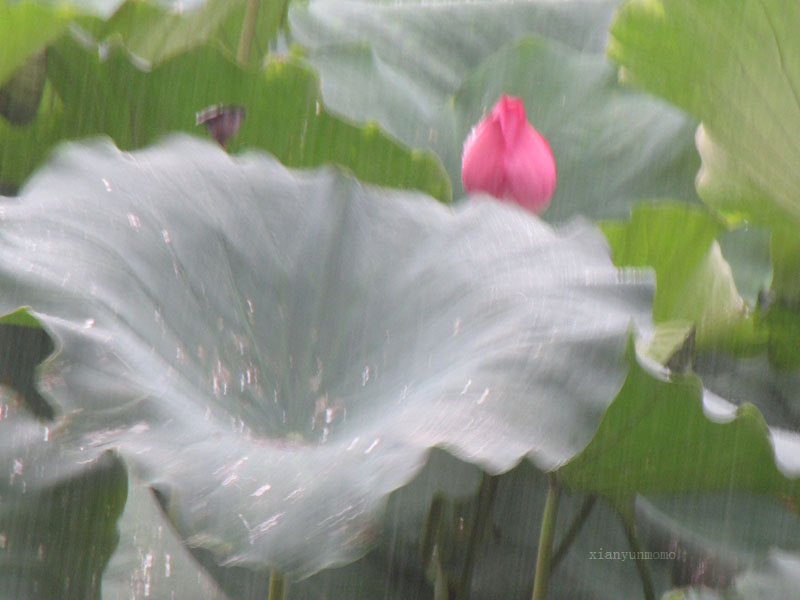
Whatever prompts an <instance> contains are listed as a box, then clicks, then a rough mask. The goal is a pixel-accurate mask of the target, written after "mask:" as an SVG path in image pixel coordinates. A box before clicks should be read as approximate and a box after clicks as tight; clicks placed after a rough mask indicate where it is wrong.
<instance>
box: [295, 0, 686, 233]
mask: <svg viewBox="0 0 800 600" xmlns="http://www.w3.org/2000/svg"><path fill="white" fill-rule="evenodd" d="M616 5H617V2H539V1H533V2H530V1H528V2H502V3H497V2H449V3H416V2H407V3H402V4H399V5H398V4H394V3H392V4H389V3H374V2H346V1H338V0H337V1H325V2H322V1H318V2H310V3H309V4H308V5H299V4H298V5H294V6H293V8H292V11H291V21H292V36H293V39H294V40H295V41H298V42H299V43H300V44H302V45H303V46H305V47H306V48H307V49H308V56H307V60H308V61H309V62H310V63H311V64H312V65H313V66H314V67H315V68H316V69H317V71H318V72H319V73H320V80H321V86H322V95H323V98H324V99H325V103H326V106H328V107H330V109H331V110H333V111H336V112H337V113H340V114H344V115H346V116H348V117H350V118H351V119H354V120H357V121H363V120H365V119H374V120H376V121H377V122H378V123H380V124H381V126H382V127H384V128H386V129H387V131H389V132H390V133H391V134H392V135H394V136H395V137H397V138H398V139H400V140H402V141H404V142H406V143H407V144H409V145H412V146H414V147H422V148H430V149H433V150H434V151H435V152H436V153H437V154H439V155H440V156H441V157H442V160H443V162H444V163H445V166H446V168H447V172H448V174H449V175H450V179H451V181H452V184H453V189H454V190H456V196H457V197H458V196H460V195H461V193H460V190H461V184H460V182H461V177H460V168H461V150H462V145H463V142H464V140H465V139H466V137H467V135H468V134H469V131H470V129H471V127H472V126H473V125H475V124H476V123H477V122H478V120H480V119H481V117H482V116H483V115H484V114H485V113H486V112H487V111H488V110H489V109H491V107H492V105H493V104H494V103H495V102H496V101H497V99H498V97H499V96H500V95H501V94H504V93H508V94H515V95H519V96H520V97H522V99H523V101H524V102H525V106H526V109H527V111H528V116H529V118H530V120H531V121H532V122H533V124H534V126H536V127H537V128H538V129H540V130H541V131H542V132H543V133H544V134H545V135H546V137H547V138H548V140H549V141H550V144H551V147H552V149H553V152H554V155H555V159H556V168H557V170H558V185H557V188H556V192H555V197H554V201H553V203H552V205H551V208H550V209H549V210H548V212H547V213H546V216H545V218H546V219H548V220H551V221H552V220H563V219H564V218H566V217H569V216H571V215H574V214H584V215H588V216H591V217H598V216H599V217H603V218H622V217H625V216H626V215H627V213H628V208H629V206H630V205H631V203H632V201H634V200H641V199H642V198H660V197H673V198H681V199H685V200H689V201H696V200H697V198H696V194H695V190H694V179H695V174H696V173H697V169H698V168H699V166H700V162H699V158H698V156H697V151H696V149H695V146H694V133H695V129H696V122H695V121H694V120H693V119H691V118H689V117H687V116H686V115H685V114H682V113H681V112H680V111H678V110H675V109H674V108H672V107H669V106H667V105H666V104H665V103H663V102H661V101H657V100H655V99H654V98H652V97H651V96H649V95H648V94H643V93H639V92H635V91H633V90H630V89H627V90H626V89H624V88H621V87H620V85H619V84H618V82H617V76H616V72H615V70H614V69H613V68H612V67H611V65H609V64H608V62H607V60H605V59H604V57H603V56H601V53H600V52H598V51H599V50H600V49H601V48H602V47H603V46H604V44H605V39H606V36H607V24H608V22H609V20H610V19H611V16H612V13H613V11H614V10H615V8H616ZM533 36H541V37H538V38H534V37H533Z"/></svg>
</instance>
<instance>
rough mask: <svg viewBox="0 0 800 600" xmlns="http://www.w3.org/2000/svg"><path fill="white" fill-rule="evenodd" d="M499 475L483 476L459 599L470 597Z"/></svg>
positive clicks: (463, 599)
mask: <svg viewBox="0 0 800 600" xmlns="http://www.w3.org/2000/svg"><path fill="white" fill-rule="evenodd" d="M498 480H499V477H498V476H496V475H488V474H487V473H483V476H482V477H481V487H480V490H479V491H478V506H477V507H476V510H475V520H474V522H473V523H472V531H471V532H470V535H469V543H468V545H467V555H466V557H465V558H464V566H463V568H462V570H461V581H460V582H459V590H458V591H459V595H458V598H459V600H467V599H468V598H469V592H470V587H471V584H472V572H473V571H474V570H475V560H476V558H477V556H478V547H479V546H480V542H481V537H482V536H483V532H484V531H485V529H486V523H488V522H489V518H490V516H491V512H492V503H493V502H494V496H495V492H497V482H498Z"/></svg>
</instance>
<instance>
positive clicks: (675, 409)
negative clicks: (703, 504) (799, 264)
mask: <svg viewBox="0 0 800 600" xmlns="http://www.w3.org/2000/svg"><path fill="white" fill-rule="evenodd" d="M706 395H707V393H706V392H704V390H703V388H702V384H701V382H700V380H699V378H697V377H695V376H693V375H681V376H677V375H676V376H674V377H673V379H672V380H671V381H670V380H665V379H661V378H660V377H659V376H658V375H656V374H654V373H651V372H649V371H648V370H647V369H645V368H644V367H643V366H641V365H639V366H638V367H635V368H634V369H632V371H631V373H630V374H629V375H628V379H627V380H626V381H625V385H624V386H623V388H622V389H621V390H620V393H619V395H618V396H617V398H616V399H615V400H614V402H613V403H612V404H611V406H609V408H608V410H607V411H606V413H605V414H604V415H603V420H602V422H601V423H600V426H599V427H598V429H597V433H596V434H595V436H594V438H593V439H592V441H591V442H590V443H589V445H588V446H587V447H586V448H585V449H584V450H583V451H582V452H581V453H580V454H579V455H578V456H577V457H575V458H574V459H573V460H571V461H570V462H569V463H567V464H566V465H565V466H563V467H562V468H561V469H559V471H558V473H559V477H560V479H561V480H562V481H564V482H565V483H566V484H567V485H569V486H570V487H572V488H574V489H578V490H581V491H584V492H587V493H597V494H601V495H604V496H607V497H609V498H611V499H624V498H626V497H630V496H632V495H633V494H661V493H677V492H686V491H692V492H714V491H734V490H736V491H748V492H753V493H758V494H765V495H772V496H773V497H776V498H781V499H783V498H785V497H792V498H794V499H795V501H796V499H797V498H798V497H799V496H798V494H800V480H798V479H790V478H789V475H791V476H796V475H797V473H796V472H792V470H791V469H788V468H787V474H784V472H783V471H781V470H780V469H779V468H778V466H777V465H776V460H775V449H774V447H773V444H772V441H771V438H770V435H769V434H768V430H767V425H766V423H765V422H764V419H763V417H762V416H761V414H760V413H759V412H758V410H757V409H756V408H755V407H754V406H753V405H752V404H742V405H741V406H739V407H738V409H736V411H735V413H733V411H732V410H730V409H729V408H724V409H723V410H720V409H718V408H716V404H715V402H714V401H713V399H711V398H707V399H706V400H704V397H705V396H706ZM707 414H708V416H707ZM709 417H712V418H709ZM792 459H793V460H794V459H795V457H792ZM794 470H795V471H796V469H794Z"/></svg>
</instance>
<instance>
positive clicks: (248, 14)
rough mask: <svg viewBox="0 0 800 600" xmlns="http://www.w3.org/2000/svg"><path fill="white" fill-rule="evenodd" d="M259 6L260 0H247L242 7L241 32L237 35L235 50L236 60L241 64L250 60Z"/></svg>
mask: <svg viewBox="0 0 800 600" xmlns="http://www.w3.org/2000/svg"><path fill="white" fill-rule="evenodd" d="M260 6H261V0H247V4H246V5H245V8H244V19H243V20H242V32H241V34H240V35H239V47H238V48H237V50H236V60H237V61H239V63H240V64H243V65H246V64H247V63H248V62H249V61H250V48H252V46H253V39H254V38H255V36H256V24H257V23H258V9H259V8H260Z"/></svg>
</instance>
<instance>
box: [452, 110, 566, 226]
mask: <svg viewBox="0 0 800 600" xmlns="http://www.w3.org/2000/svg"><path fill="white" fill-rule="evenodd" d="M461 183H462V184H463V186H464V190H465V191H466V192H478V191H481V192H486V193H488V194H491V195H492V196H494V197H495V198H498V199H500V200H504V201H511V202H516V203H517V204H519V205H520V206H522V207H524V208H526V209H528V210H530V211H532V212H534V213H537V214H538V213H541V212H542V211H544V209H545V208H547V206H548V204H550V198H551V197H552V195H553V191H554V190H555V187H556V165H555V162H554V161H553V154H552V153H551V152H550V146H549V144H548V143H547V140H546V139H544V137H543V136H542V135H541V134H540V133H539V132H538V131H536V130H535V129H534V128H533V126H532V125H531V124H530V123H528V120H527V119H526V117H525V108H524V107H523V106H522V100H520V99H519V98H511V97H509V96H503V97H501V98H500V100H498V101H497V104H495V106H494V108H493V109H492V112H491V113H489V115H487V116H486V117H484V119H483V120H481V122H480V123H478V124H477V125H476V126H475V127H473V129H472V132H471V133H470V134H469V137H467V140H466V141H465V142H464V154H463V156H462V158H461Z"/></svg>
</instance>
